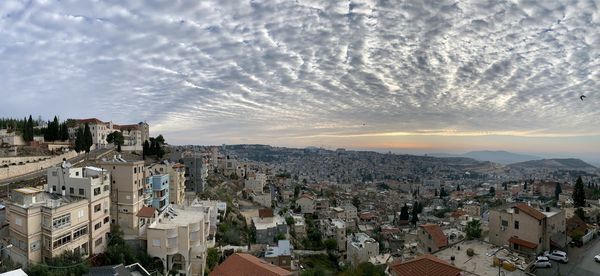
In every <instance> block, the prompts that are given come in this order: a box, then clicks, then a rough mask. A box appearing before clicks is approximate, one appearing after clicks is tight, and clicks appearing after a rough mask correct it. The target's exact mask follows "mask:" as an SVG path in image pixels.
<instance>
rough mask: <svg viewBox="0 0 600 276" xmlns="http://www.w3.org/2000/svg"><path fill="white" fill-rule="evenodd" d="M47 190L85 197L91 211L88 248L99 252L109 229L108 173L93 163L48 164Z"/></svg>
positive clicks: (106, 243)
mask: <svg viewBox="0 0 600 276" xmlns="http://www.w3.org/2000/svg"><path fill="white" fill-rule="evenodd" d="M47 171H48V174H47V179H48V184H47V187H48V192H49V193H55V194H61V195H66V196H69V197H81V198H85V199H87V202H88V206H87V207H88V208H87V209H88V210H87V211H86V214H90V217H89V224H88V229H89V230H88V232H89V233H90V240H89V245H90V248H89V251H88V252H90V253H91V254H99V253H102V252H104V251H105V250H106V247H107V245H108V242H107V241H106V237H107V235H108V233H109V232H110V182H111V181H110V175H109V174H108V172H107V171H106V170H103V169H101V168H96V167H85V168H70V167H67V166H66V165H63V166H59V167H53V168H48V170H47Z"/></svg>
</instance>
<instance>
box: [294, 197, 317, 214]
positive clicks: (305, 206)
mask: <svg viewBox="0 0 600 276" xmlns="http://www.w3.org/2000/svg"><path fill="white" fill-rule="evenodd" d="M296 204H298V206H300V212H302V214H313V213H314V212H315V197H313V196H311V195H309V194H302V195H301V196H300V198H298V200H296Z"/></svg>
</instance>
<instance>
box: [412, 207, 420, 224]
mask: <svg viewBox="0 0 600 276" xmlns="http://www.w3.org/2000/svg"><path fill="white" fill-rule="evenodd" d="M418 205H419V203H418V202H415V204H414V205H413V208H412V218H411V219H410V223H412V224H413V225H417V222H418V221H419V206H418Z"/></svg>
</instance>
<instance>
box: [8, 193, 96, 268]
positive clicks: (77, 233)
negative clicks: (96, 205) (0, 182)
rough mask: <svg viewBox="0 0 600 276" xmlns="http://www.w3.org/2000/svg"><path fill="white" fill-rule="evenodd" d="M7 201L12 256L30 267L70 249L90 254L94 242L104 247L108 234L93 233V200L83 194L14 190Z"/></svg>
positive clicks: (24, 265)
mask: <svg viewBox="0 0 600 276" xmlns="http://www.w3.org/2000/svg"><path fill="white" fill-rule="evenodd" d="M11 199H12V200H11V202H10V203H8V204H7V206H6V207H7V209H8V211H7V215H8V221H10V226H9V237H10V243H11V244H12V245H13V246H12V247H11V248H10V250H9V252H8V254H9V255H10V258H11V259H12V260H13V261H15V262H16V263H19V264H21V265H22V266H23V268H27V267H28V266H29V265H30V264H38V263H40V262H42V261H45V260H48V259H49V258H54V257H58V256H59V255H61V254H62V253H64V252H66V251H74V252H78V253H81V254H82V255H84V256H87V255H89V254H90V247H91V244H90V241H91V240H93V241H94V242H93V243H96V241H98V244H97V246H98V247H101V246H102V244H103V243H105V242H106V240H105V237H104V236H100V237H97V239H96V240H94V238H92V237H91V234H90V229H89V225H90V217H91V216H92V214H90V213H89V202H88V200H87V199H85V198H83V197H71V196H67V195H64V196H63V195H61V194H55V193H48V192H46V191H43V190H41V189H37V188H31V187H30V188H20V189H15V190H12V191H11Z"/></svg>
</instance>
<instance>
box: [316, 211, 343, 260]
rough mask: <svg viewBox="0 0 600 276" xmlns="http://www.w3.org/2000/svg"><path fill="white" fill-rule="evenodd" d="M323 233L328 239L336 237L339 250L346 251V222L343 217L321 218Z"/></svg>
mask: <svg viewBox="0 0 600 276" xmlns="http://www.w3.org/2000/svg"><path fill="white" fill-rule="evenodd" d="M320 224H321V233H323V236H324V238H326V239H335V240H336V241H337V244H338V248H337V250H338V251H339V252H345V251H346V223H345V222H344V221H343V220H341V219H324V220H321V223H320Z"/></svg>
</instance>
